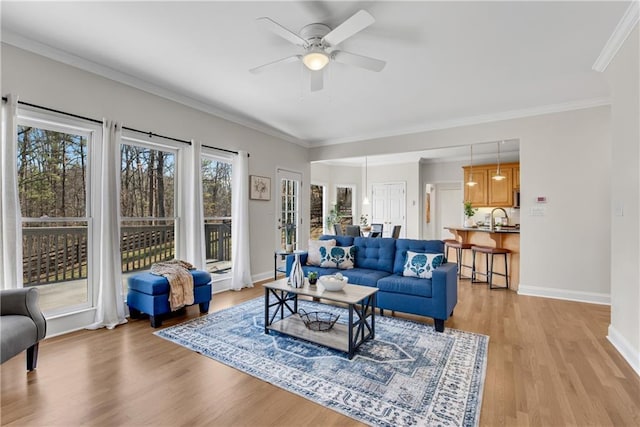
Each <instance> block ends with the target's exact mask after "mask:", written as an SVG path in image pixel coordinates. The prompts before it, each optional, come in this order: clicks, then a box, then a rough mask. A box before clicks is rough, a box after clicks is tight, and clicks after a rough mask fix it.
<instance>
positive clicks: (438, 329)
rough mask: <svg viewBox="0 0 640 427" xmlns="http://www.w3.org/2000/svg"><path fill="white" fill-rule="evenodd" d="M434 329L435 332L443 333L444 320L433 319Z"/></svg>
mask: <svg viewBox="0 0 640 427" xmlns="http://www.w3.org/2000/svg"><path fill="white" fill-rule="evenodd" d="M433 320H434V323H435V327H436V332H444V319H433Z"/></svg>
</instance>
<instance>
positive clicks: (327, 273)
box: [302, 265, 344, 277]
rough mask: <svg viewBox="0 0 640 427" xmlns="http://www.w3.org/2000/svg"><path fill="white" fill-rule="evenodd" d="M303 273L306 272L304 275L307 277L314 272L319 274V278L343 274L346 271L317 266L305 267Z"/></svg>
mask: <svg viewBox="0 0 640 427" xmlns="http://www.w3.org/2000/svg"><path fill="white" fill-rule="evenodd" d="M302 271H304V275H305V277H306V276H308V275H309V273H310V272H312V271H315V272H316V273H318V276H330V275H332V274H336V273H342V272H343V271H344V270H340V269H338V268H328V267H318V266H316V265H303V266H302Z"/></svg>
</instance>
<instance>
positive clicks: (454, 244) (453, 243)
mask: <svg viewBox="0 0 640 427" xmlns="http://www.w3.org/2000/svg"><path fill="white" fill-rule="evenodd" d="M443 241H444V248H445V252H446V255H447V258H449V249H455V250H456V263H457V264H458V278H462V277H463V276H462V267H466V268H468V269H471V272H472V275H473V266H471V265H467V264H463V263H462V254H463V251H464V250H470V249H471V243H462V242H458V241H457V240H454V239H445V240H443ZM465 278H467V279H469V278H470V276H465Z"/></svg>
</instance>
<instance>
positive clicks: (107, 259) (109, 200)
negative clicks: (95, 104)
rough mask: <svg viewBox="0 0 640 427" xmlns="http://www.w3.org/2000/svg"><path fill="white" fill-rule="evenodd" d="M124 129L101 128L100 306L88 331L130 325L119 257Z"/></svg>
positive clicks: (113, 125)
mask: <svg viewBox="0 0 640 427" xmlns="http://www.w3.org/2000/svg"><path fill="white" fill-rule="evenodd" d="M121 132H122V125H121V124H120V123H117V122H112V121H108V120H105V121H104V124H103V125H102V147H101V149H100V150H99V155H98V158H99V159H100V162H99V164H98V165H96V166H97V168H99V170H98V171H97V174H96V176H99V177H100V179H99V180H98V182H97V183H96V184H95V185H94V187H93V188H94V191H93V194H94V195H95V197H98V201H97V205H96V212H95V214H94V215H93V217H94V225H95V227H97V233H98V236H99V237H98V248H97V258H94V259H95V260H96V262H95V264H94V265H95V266H96V269H97V280H98V303H97V307H96V315H95V318H94V323H93V324H91V325H89V326H88V327H87V329H98V328H104V327H106V328H108V329H113V328H115V327H116V326H118V325H120V324H123V323H127V319H126V317H125V316H126V312H125V304H124V296H123V293H122V261H121V255H120V220H119V217H120V215H119V210H120V197H119V194H120V193H119V177H120V174H119V173H118V171H119V170H120V166H119V164H118V162H119V159H120V154H119V151H120V135H121Z"/></svg>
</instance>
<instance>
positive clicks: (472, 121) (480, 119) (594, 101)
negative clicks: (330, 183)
mask: <svg viewBox="0 0 640 427" xmlns="http://www.w3.org/2000/svg"><path fill="white" fill-rule="evenodd" d="M610 104H611V99H610V98H609V97H601V98H591V99H583V100H579V101H571V102H564V103H561V104H552V105H543V106H540V107H533V108H526V109H521V110H512V111H503V112H500V113H495V114H483V115H479V116H471V117H462V118H458V119H451V120H444V121H441V122H433V123H428V124H425V125H423V126H420V127H413V128H405V129H401V130H397V131H393V132H385V133H379V134H371V135H368V136H365V135H361V136H359V137H354V138H338V139H333V140H326V141H315V143H314V147H320V146H328V145H337V144H347V143H350V142H358V141H364V140H372V139H381V138H390V137H394V136H401V135H412V134H417V133H422V132H429V131H434V130H442V129H452V128H457V127H462V126H471V125H479V124H484V123H491V122H499V121H502V120H511V119H520V118H524V117H533V116H541V115H544V114H553V113H562V112H565V111H572V110H582V109H585V108H594V107H601V106H603V105H610Z"/></svg>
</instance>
